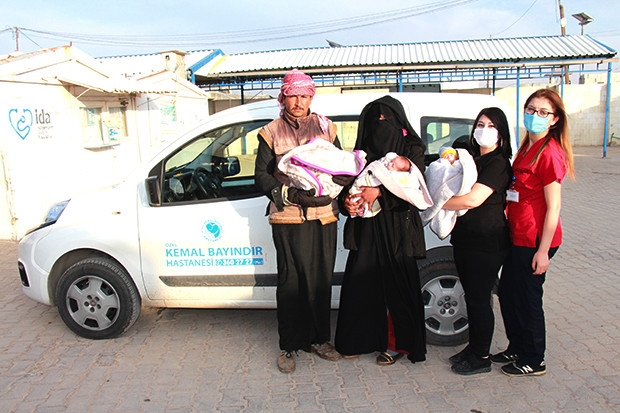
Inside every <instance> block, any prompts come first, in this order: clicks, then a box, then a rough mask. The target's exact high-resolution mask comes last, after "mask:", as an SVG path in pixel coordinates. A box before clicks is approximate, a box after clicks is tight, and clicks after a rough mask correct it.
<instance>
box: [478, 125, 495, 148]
mask: <svg viewBox="0 0 620 413" xmlns="http://www.w3.org/2000/svg"><path fill="white" fill-rule="evenodd" d="M497 135H498V133H497V129H495V128H477V129H474V139H475V140H476V142H478V145H480V147H481V148H490V147H492V146H493V145H495V144H496V143H497Z"/></svg>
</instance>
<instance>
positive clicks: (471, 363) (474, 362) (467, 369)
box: [452, 354, 491, 376]
mask: <svg viewBox="0 0 620 413" xmlns="http://www.w3.org/2000/svg"><path fill="white" fill-rule="evenodd" d="M452 371H453V372H455V373H456V374H460V375H462V376H471V375H473V374H480V373H488V372H490V371H491V360H490V358H489V356H487V357H484V358H481V357H478V356H476V355H474V354H470V355H469V356H468V357H467V358H465V360H462V361H461V362H460V363H457V364H453V365H452Z"/></svg>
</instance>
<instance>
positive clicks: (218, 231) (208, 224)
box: [202, 220, 222, 241]
mask: <svg viewBox="0 0 620 413" xmlns="http://www.w3.org/2000/svg"><path fill="white" fill-rule="evenodd" d="M202 235H203V236H204V237H205V239H206V240H207V241H217V240H219V239H220V238H221V237H222V226H221V225H220V223H219V222H217V221H214V220H210V221H205V223H204V224H202Z"/></svg>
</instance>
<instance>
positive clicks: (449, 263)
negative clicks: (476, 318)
mask: <svg viewBox="0 0 620 413" xmlns="http://www.w3.org/2000/svg"><path fill="white" fill-rule="evenodd" d="M420 284H421V285H422V300H423V303H424V322H425V324H426V343H427V344H432V345H438V346H452V347H454V346H458V345H460V344H464V343H466V342H467V340H468V338H469V323H468V320H467V307H466V305H465V292H464V291H463V286H462V285H461V282H460V280H459V277H458V273H457V271H456V265H455V264H454V260H453V259H452V257H441V258H437V259H436V260H433V261H430V262H428V263H427V264H426V265H425V266H423V267H422V268H420Z"/></svg>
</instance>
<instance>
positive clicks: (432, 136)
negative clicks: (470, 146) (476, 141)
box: [420, 116, 473, 161]
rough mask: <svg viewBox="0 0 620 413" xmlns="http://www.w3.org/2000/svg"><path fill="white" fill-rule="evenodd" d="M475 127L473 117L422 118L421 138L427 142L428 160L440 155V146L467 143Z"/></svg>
mask: <svg viewBox="0 0 620 413" xmlns="http://www.w3.org/2000/svg"><path fill="white" fill-rule="evenodd" d="M472 127H473V121H472V120H471V119H459V118H443V117H435V116H426V117H422V118H421V119H420V128H421V132H422V133H421V136H420V137H421V138H422V140H423V141H424V143H425V144H426V154H427V160H430V161H433V160H435V159H437V158H438V157H439V155H438V153H439V148H441V147H442V146H453V145H454V143H455V141H457V143H461V142H463V143H465V144H466V143H467V142H468V140H469V135H470V133H471V130H472Z"/></svg>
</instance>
